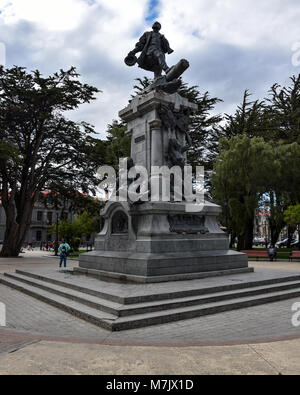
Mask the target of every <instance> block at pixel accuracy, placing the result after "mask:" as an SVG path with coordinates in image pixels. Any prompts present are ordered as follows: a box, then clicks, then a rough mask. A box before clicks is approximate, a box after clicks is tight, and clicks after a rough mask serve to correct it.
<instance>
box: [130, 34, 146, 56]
mask: <svg viewBox="0 0 300 395" xmlns="http://www.w3.org/2000/svg"><path fill="white" fill-rule="evenodd" d="M146 43H147V36H146V34H143V35H142V37H141V38H140V39H139V42H138V43H136V45H135V48H134V50H133V51H131V52H130V53H131V54H132V55H135V54H136V53H138V52H142V51H143V49H144V47H145V45H146Z"/></svg>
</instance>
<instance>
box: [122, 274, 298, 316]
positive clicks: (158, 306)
mask: <svg viewBox="0 0 300 395" xmlns="http://www.w3.org/2000/svg"><path fill="white" fill-rule="evenodd" d="M298 288H299V289H300V281H294V282H289V283H284V284H281V285H278V284H275V285H274V284H273V285H264V286H261V287H253V288H250V289H244V290H235V291H229V292H228V291H226V292H217V293H211V294H208V295H205V296H203V295H202V296H197V297H190V296H188V297H184V298H174V299H172V300H168V301H164V302H162V301H158V302H157V301H155V302H153V301H152V302H143V303H138V304H131V305H128V306H127V305H126V306H124V305H123V306H121V308H120V310H119V314H118V315H119V316H120V317H125V316H130V315H136V314H142V313H152V312H156V311H163V310H172V309H177V308H182V307H191V306H197V305H204V304H209V303H215V302H222V301H227V300H232V299H239V298H244V297H248V296H249V297H251V296H258V295H265V294H270V293H275V292H282V291H289V290H292V289H298Z"/></svg>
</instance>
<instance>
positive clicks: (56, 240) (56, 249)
mask: <svg viewBox="0 0 300 395" xmlns="http://www.w3.org/2000/svg"><path fill="white" fill-rule="evenodd" d="M54 252H55V256H58V213H56V232H55V248H54Z"/></svg>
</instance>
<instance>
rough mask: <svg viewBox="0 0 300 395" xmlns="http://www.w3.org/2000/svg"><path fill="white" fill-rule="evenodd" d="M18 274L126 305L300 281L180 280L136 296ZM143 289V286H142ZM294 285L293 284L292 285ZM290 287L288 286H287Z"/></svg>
mask: <svg viewBox="0 0 300 395" xmlns="http://www.w3.org/2000/svg"><path fill="white" fill-rule="evenodd" d="M16 273H17V274H20V275H22V276H25V277H29V278H34V279H37V280H41V281H44V282H47V283H50V284H55V285H59V286H62V287H65V288H69V289H73V290H75V291H79V292H82V293H85V294H89V295H92V296H96V297H99V298H101V299H104V300H109V301H112V302H115V303H119V304H121V305H123V304H125V305H132V304H134V305H136V304H139V303H148V302H160V301H168V300H173V299H181V298H188V297H196V296H201V295H208V294H217V293H224V292H227V291H235V290H244V289H246V288H247V289H248V288H257V287H264V286H268V285H278V284H281V286H282V285H283V284H286V285H287V286H288V285H289V283H293V282H297V281H300V275H290V276H288V275H285V276H284V277H283V276H281V277H280V276H279V277H275V278H269V279H264V280H256V281H247V282H242V283H240V282H238V283H235V284H225V285H217V286H206V287H203V286H202V287H201V286H200V284H201V282H200V283H199V286H198V287H197V288H192V286H190V285H189V286H188V287H187V289H182V290H179V288H178V287H179V286H180V284H181V283H180V282H178V283H175V286H174V288H176V285H177V284H178V287H177V289H178V290H177V291H172V292H170V291H169V292H167V291H166V292H162V291H160V292H156V293H149V292H147V293H146V294H142V291H141V292H140V294H136V295H134V296H119V295H117V294H116V293H105V292H101V291H99V289H101V284H102V282H101V281H100V280H99V281H97V284H98V286H97V288H96V287H95V285H94V286H93V288H92V287H91V286H90V284H89V287H85V286H83V285H82V284H81V285H79V284H80V282H82V281H81V280H80V278H79V277H81V276H77V275H75V276H74V277H73V276H71V277H72V280H71V281H70V280H67V279H64V280H57V279H55V278H53V277H51V276H49V275H42V274H36V273H32V272H28V271H21V270H16ZM141 287H142V289H144V288H143V286H141ZM292 287H293V285H292ZM287 289H288V288H287Z"/></svg>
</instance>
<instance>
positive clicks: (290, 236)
mask: <svg viewBox="0 0 300 395" xmlns="http://www.w3.org/2000/svg"><path fill="white" fill-rule="evenodd" d="M295 231H296V227H295V226H289V227H288V242H287V248H291V244H292V240H293V236H294V233H295Z"/></svg>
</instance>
